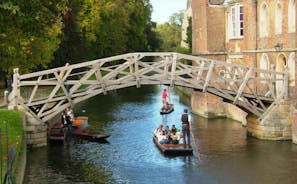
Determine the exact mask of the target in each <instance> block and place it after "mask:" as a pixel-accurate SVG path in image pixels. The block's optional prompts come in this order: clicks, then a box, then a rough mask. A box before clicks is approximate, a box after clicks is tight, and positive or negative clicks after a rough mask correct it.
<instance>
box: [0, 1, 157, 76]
mask: <svg viewBox="0 0 297 184" xmlns="http://www.w3.org/2000/svg"><path fill="white" fill-rule="evenodd" d="M151 12H152V6H151V4H150V1H149V0H143V1H135V0H125V1H123V0H71V1H69V0H48V1H39V0H38V1H27V0H18V1H16V0H6V1H5V2H0V40H1V42H0V55H1V57H0V62H1V65H0V74H1V76H6V77H8V76H9V75H10V74H11V73H12V71H13V68H16V67H18V68H19V69H20V72H21V73H27V72H32V71H35V70H40V69H43V68H47V67H57V66H63V65H64V64H65V63H66V62H69V63H77V62H83V61H87V60H92V59H98V58H102V57H107V56H112V55H117V54H123V53H126V52H138V51H156V50H158V47H159V46H160V40H159V37H158V35H157V34H156V32H155V27H156V24H155V23H153V22H152V21H151ZM1 76H0V77H1Z"/></svg>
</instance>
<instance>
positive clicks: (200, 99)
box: [191, 91, 248, 126]
mask: <svg viewBox="0 0 297 184" xmlns="http://www.w3.org/2000/svg"><path fill="white" fill-rule="evenodd" d="M191 108H192V112H193V113H194V114H198V115H200V116H203V117H205V118H230V119H233V120H236V121H239V122H241V123H242V125H244V126H245V125H246V124H247V121H246V117H247V115H248V113H247V112H245V111H243V110H242V109H240V108H239V107H237V106H235V105H233V104H230V103H226V102H224V101H223V99H222V98H220V97H218V96H216V95H213V94H210V93H203V92H197V91H195V92H193V93H192V98H191Z"/></svg>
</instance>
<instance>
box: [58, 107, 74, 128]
mask: <svg viewBox="0 0 297 184" xmlns="http://www.w3.org/2000/svg"><path fill="white" fill-rule="evenodd" d="M73 120H74V113H73V111H72V109H70V108H67V109H65V110H64V111H62V114H61V121H62V124H63V126H62V128H65V127H67V128H69V129H70V130H71V129H72V123H73Z"/></svg>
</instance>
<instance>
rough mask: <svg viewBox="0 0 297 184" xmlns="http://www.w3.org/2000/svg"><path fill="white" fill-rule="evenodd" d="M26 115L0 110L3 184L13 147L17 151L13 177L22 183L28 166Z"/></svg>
mask: <svg viewBox="0 0 297 184" xmlns="http://www.w3.org/2000/svg"><path fill="white" fill-rule="evenodd" d="M23 123H24V115H23V113H21V112H19V111H14V110H5V109H0V128H1V171H2V173H1V183H2V181H3V180H4V176H5V174H6V170H7V158H8V155H9V151H10V149H11V148H12V147H14V148H15V150H16V155H15V157H14V159H13V165H12V173H11V174H12V176H13V177H14V178H15V180H16V183H22V181H23V175H24V170H25V165H26V144H25V142H24V136H23Z"/></svg>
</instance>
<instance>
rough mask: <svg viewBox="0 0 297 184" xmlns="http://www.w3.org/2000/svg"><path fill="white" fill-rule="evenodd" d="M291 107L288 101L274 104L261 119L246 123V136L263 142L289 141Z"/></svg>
mask: <svg viewBox="0 0 297 184" xmlns="http://www.w3.org/2000/svg"><path fill="white" fill-rule="evenodd" d="M291 107H292V106H291V103H290V101H288V100H280V101H279V102H276V104H275V106H274V107H273V108H271V109H270V111H269V112H267V114H266V115H265V117H264V118H263V119H258V120H251V121H248V124H247V133H248V135H251V136H253V137H256V138H259V139H264V140H291V139H292V118H291Z"/></svg>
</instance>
